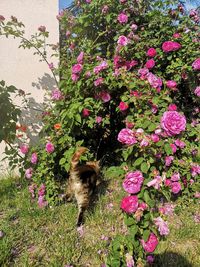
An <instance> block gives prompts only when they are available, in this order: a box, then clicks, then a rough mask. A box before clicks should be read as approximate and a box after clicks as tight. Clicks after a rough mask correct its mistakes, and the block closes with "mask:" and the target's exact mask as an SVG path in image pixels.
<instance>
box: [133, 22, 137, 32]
mask: <svg viewBox="0 0 200 267" xmlns="http://www.w3.org/2000/svg"><path fill="white" fill-rule="evenodd" d="M137 29H138V26H137V24H135V23H133V24H131V30H132V31H134V32H135V31H137Z"/></svg>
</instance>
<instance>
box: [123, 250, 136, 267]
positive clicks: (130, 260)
mask: <svg viewBox="0 0 200 267" xmlns="http://www.w3.org/2000/svg"><path fill="white" fill-rule="evenodd" d="M125 256H126V267H134V266H135V262H134V259H133V256H132V255H130V254H129V253H126V255H125Z"/></svg>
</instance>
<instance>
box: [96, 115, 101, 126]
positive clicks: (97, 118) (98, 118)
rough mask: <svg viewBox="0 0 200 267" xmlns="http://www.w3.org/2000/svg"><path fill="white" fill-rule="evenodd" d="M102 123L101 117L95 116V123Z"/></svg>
mask: <svg viewBox="0 0 200 267" xmlns="http://www.w3.org/2000/svg"><path fill="white" fill-rule="evenodd" d="M101 122H102V117H101V116H97V117H96V123H98V124H99V123H101Z"/></svg>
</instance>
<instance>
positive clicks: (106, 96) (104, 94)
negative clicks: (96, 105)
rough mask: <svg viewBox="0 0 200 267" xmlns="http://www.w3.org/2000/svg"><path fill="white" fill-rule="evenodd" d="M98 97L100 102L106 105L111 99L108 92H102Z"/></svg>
mask: <svg viewBox="0 0 200 267" xmlns="http://www.w3.org/2000/svg"><path fill="white" fill-rule="evenodd" d="M99 97H100V98H101V100H102V101H103V102H104V103H107V102H109V101H110V99H111V96H110V94H109V93H108V92H106V91H102V92H100V93H99Z"/></svg>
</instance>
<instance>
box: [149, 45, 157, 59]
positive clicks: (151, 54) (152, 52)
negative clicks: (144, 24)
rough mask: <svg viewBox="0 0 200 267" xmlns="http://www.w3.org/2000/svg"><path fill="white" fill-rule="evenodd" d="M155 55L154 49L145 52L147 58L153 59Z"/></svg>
mask: <svg viewBox="0 0 200 267" xmlns="http://www.w3.org/2000/svg"><path fill="white" fill-rule="evenodd" d="M156 55H157V52H156V49H155V48H153V47H151V48H149V49H148V51H147V56H148V57H155V56H156Z"/></svg>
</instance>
